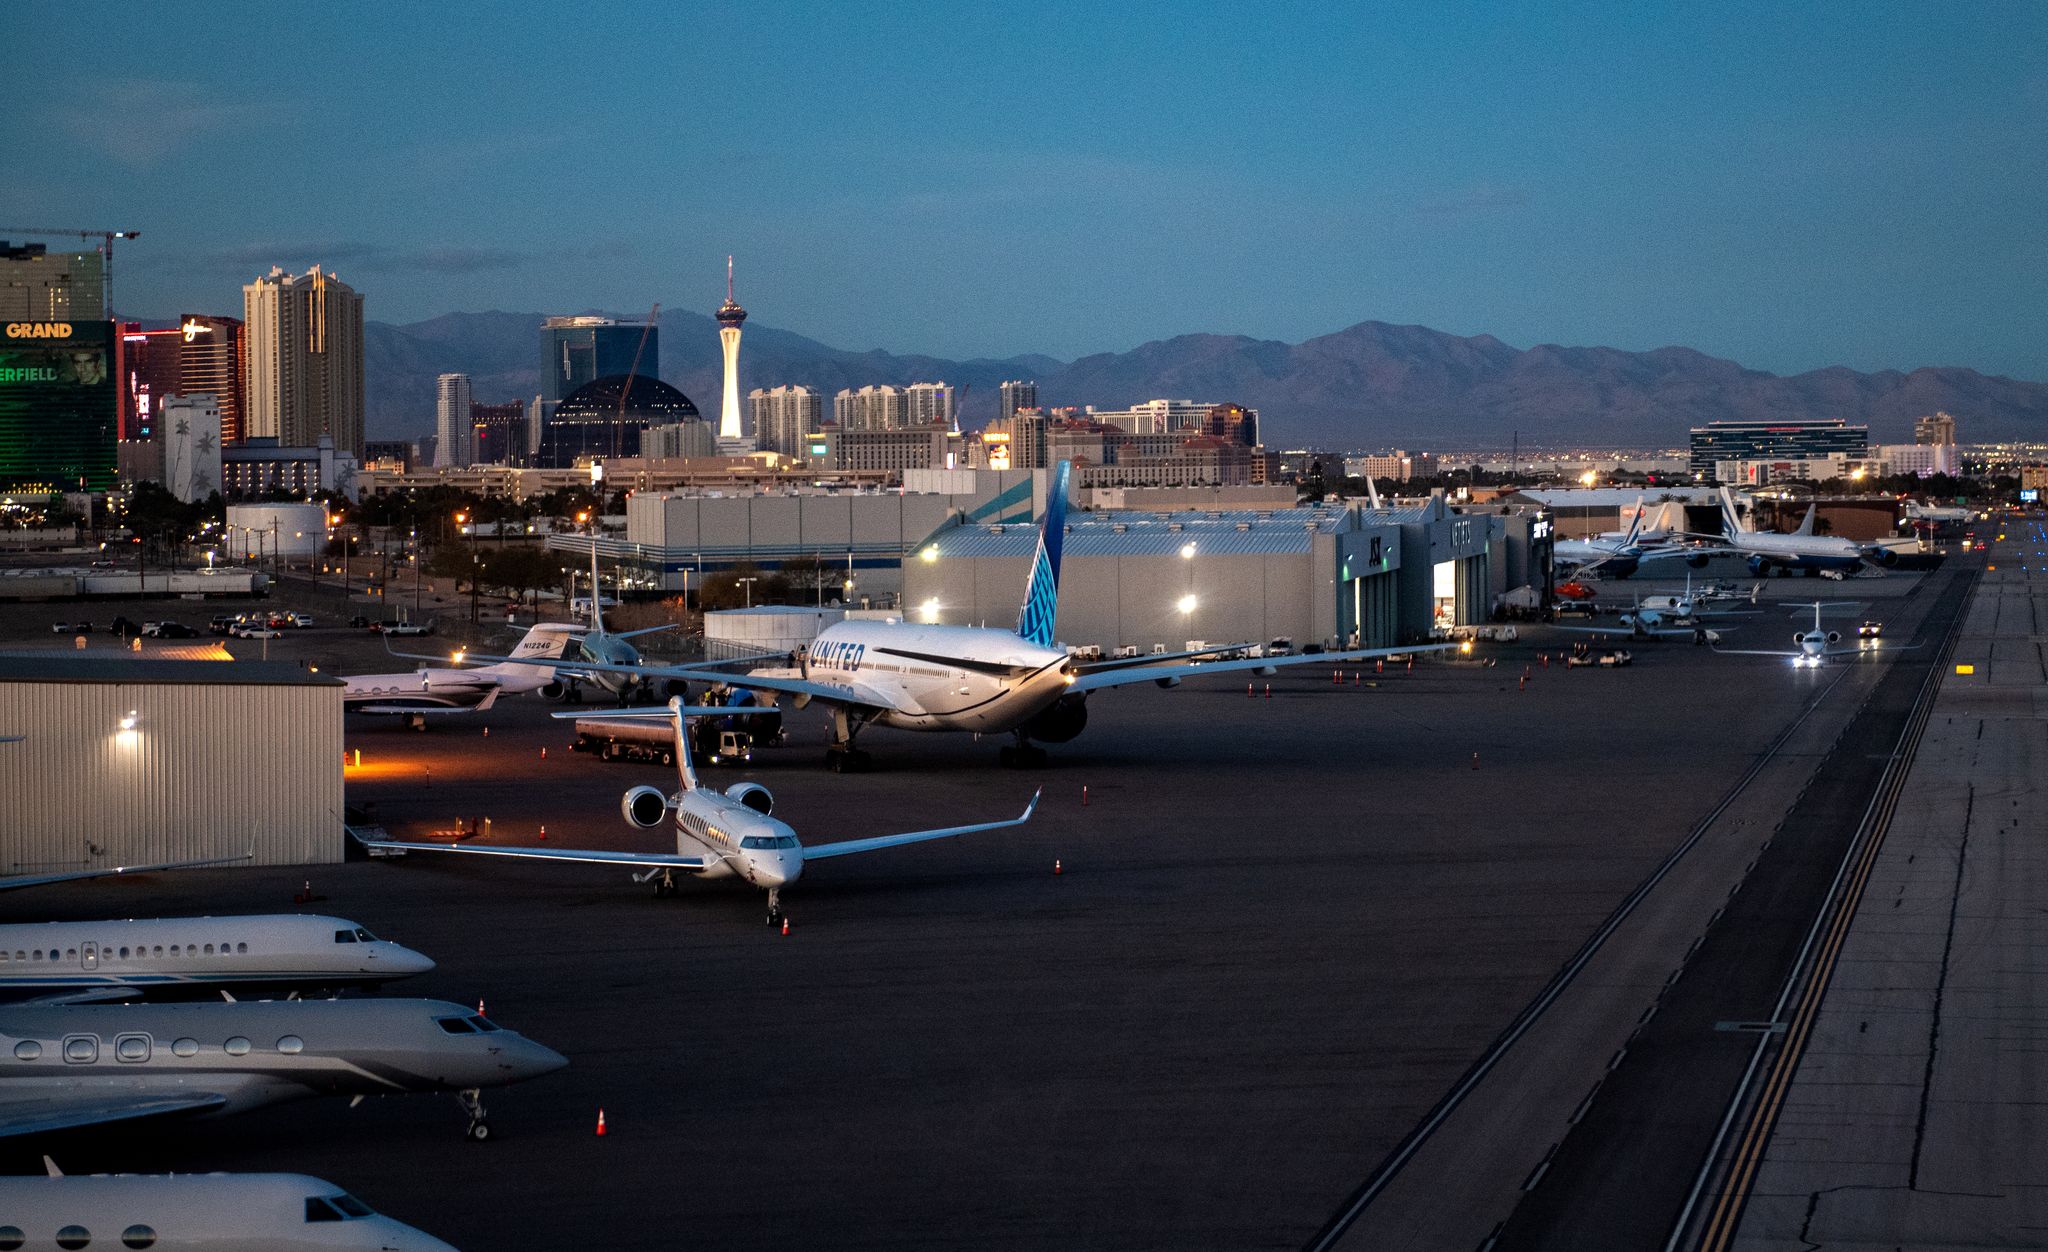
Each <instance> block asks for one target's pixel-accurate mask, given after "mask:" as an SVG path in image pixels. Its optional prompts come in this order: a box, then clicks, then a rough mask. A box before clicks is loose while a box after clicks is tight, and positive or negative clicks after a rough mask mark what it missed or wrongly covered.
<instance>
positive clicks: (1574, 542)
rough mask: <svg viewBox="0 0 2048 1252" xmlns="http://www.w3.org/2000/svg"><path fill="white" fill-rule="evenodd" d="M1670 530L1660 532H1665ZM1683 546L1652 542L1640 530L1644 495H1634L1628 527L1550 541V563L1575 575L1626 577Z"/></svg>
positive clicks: (1682, 552) (1681, 553)
mask: <svg viewBox="0 0 2048 1252" xmlns="http://www.w3.org/2000/svg"><path fill="white" fill-rule="evenodd" d="M1669 533H1670V532H1668V531H1665V532H1661V534H1662V535H1664V536H1668V535H1669ZM1686 554H1687V550H1686V549H1684V548H1680V547H1676V546H1672V545H1669V544H1653V543H1652V542H1651V538H1650V536H1649V535H1647V534H1645V533H1644V531H1643V498H1642V497H1641V496H1637V497H1636V513H1635V517H1634V518H1633V519H1631V520H1630V522H1629V525H1628V529H1627V530H1625V531H1621V532H1619V533H1614V534H1602V535H1595V536H1593V537H1592V538H1590V539H1559V540H1557V541H1556V542H1554V543H1552V544H1551V545H1550V558H1551V561H1552V563H1553V564H1556V565H1562V566H1565V567H1566V568H1568V569H1570V570H1571V571H1572V573H1573V575H1574V576H1577V575H1580V574H1591V573H1598V574H1600V575H1601V576H1602V577H1605V578H1627V577H1628V576H1629V575H1631V574H1633V573H1635V572H1636V570H1637V568H1638V567H1640V566H1641V565H1642V563H1643V562H1645V561H1662V560H1668V559H1670V558H1672V557H1683V556H1685V555H1686Z"/></svg>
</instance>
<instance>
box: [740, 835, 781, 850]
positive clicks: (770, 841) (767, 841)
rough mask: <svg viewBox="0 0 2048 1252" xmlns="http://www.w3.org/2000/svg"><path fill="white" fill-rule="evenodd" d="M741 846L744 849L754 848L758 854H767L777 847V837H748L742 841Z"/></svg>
mask: <svg viewBox="0 0 2048 1252" xmlns="http://www.w3.org/2000/svg"><path fill="white" fill-rule="evenodd" d="M740 846H741V847H742V848H752V849H754V850H755V851H757V852H766V851H768V850H770V849H771V848H773V847H774V846H775V837H774V836H773V835H748V836H747V837H746V838H744V839H742V840H740Z"/></svg>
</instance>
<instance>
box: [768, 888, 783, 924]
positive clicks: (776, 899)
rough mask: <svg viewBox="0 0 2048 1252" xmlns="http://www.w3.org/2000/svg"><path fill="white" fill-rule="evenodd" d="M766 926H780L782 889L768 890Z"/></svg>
mask: <svg viewBox="0 0 2048 1252" xmlns="http://www.w3.org/2000/svg"><path fill="white" fill-rule="evenodd" d="M768 924H769V925H770V926H780V925H781V924H782V889H781V888H780V887H770V888H768Z"/></svg>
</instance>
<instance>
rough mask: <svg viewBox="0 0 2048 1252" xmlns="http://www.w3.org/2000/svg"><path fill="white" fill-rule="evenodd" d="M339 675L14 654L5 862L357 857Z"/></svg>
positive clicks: (2, 801) (5, 667)
mask: <svg viewBox="0 0 2048 1252" xmlns="http://www.w3.org/2000/svg"><path fill="white" fill-rule="evenodd" d="M342 686H343V684H342V682H341V680H340V679H338V678H331V677H328V676H325V675H320V674H315V673H311V672H308V671H306V670H303V669H300V668H299V667H298V666H296V665H288V664H285V663H282V662H277V663H266V662H260V661H237V662H232V663H208V662H199V661H161V660H131V659H121V658H113V657H81V656H72V655H67V654H63V653H53V654H51V655H49V656H47V657H45V656H33V657H0V736H20V737H21V738H20V741H19V742H14V743H0V831H5V832H6V839H5V840H4V842H0V874H10V875H11V874H32V873H55V872H61V871H67V870H80V869H106V868H111V867H113V866H117V865H139V864H157V863H162V862H169V861H187V860H201V859H207V858H215V857H221V858H227V857H240V856H243V855H245V854H248V856H249V860H248V861H247V862H246V863H247V864H252V865H309V864H326V863H331V862H336V861H339V860H341V858H342V837H341V824H342V735H341V692H342Z"/></svg>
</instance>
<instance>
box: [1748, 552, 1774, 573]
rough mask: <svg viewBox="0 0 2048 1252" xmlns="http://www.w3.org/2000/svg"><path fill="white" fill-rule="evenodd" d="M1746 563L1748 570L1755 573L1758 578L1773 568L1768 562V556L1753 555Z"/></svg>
mask: <svg viewBox="0 0 2048 1252" xmlns="http://www.w3.org/2000/svg"><path fill="white" fill-rule="evenodd" d="M1748 565H1749V572H1750V573H1752V574H1754V575H1756V576H1757V577H1758V578H1765V577H1768V576H1769V575H1770V573H1771V570H1772V568H1773V567H1772V565H1771V562H1770V558H1768V557H1761V556H1753V557H1751V558H1749V561H1748Z"/></svg>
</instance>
